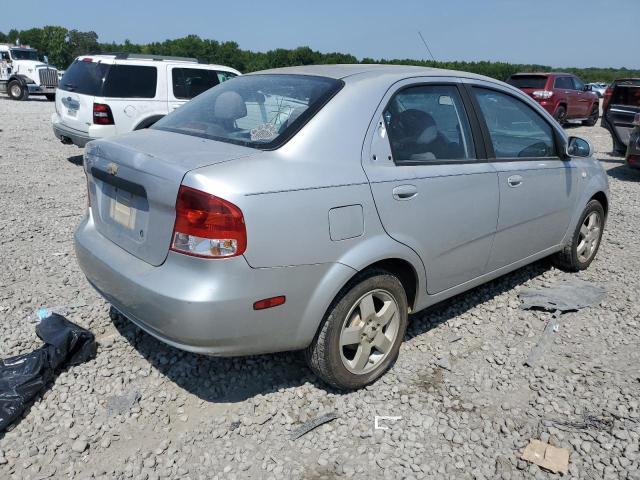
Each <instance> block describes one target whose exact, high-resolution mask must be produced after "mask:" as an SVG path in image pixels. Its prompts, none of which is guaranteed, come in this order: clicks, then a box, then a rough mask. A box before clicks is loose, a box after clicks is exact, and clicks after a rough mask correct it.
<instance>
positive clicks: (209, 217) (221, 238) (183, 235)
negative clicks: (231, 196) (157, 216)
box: [171, 185, 247, 258]
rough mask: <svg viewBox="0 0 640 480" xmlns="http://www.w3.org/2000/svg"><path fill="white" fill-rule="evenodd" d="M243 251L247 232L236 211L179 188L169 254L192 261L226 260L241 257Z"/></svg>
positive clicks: (219, 201) (222, 202)
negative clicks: (194, 258)
mask: <svg viewBox="0 0 640 480" xmlns="http://www.w3.org/2000/svg"><path fill="white" fill-rule="evenodd" d="M246 249H247V230H246V228H245V224H244V217H243V215H242V211H241V210H240V209H239V208H238V207H236V206H235V205H234V204H233V203H231V202H227V201H226V200H223V199H221V198H218V197H216V196H214V195H210V194H208V193H205V192H201V191H200V190H196V189H195V188H191V187H187V186H185V185H181V186H180V190H179V191H178V198H177V199H176V223H175V227H174V228H173V240H172V242H171V250H173V251H175V252H180V253H184V254H186V255H192V256H194V257H204V258H227V257H235V256H238V255H242V254H243V253H244V251H245V250H246Z"/></svg>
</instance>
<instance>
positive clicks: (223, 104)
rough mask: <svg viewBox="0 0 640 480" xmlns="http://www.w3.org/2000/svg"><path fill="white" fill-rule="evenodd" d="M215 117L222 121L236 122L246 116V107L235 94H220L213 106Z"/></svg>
mask: <svg viewBox="0 0 640 480" xmlns="http://www.w3.org/2000/svg"><path fill="white" fill-rule="evenodd" d="M213 111H214V113H215V116H216V117H218V118H221V119H223V120H237V119H238V118H243V117H246V116H247V106H246V105H245V103H244V101H243V100H242V97H241V96H240V95H239V94H238V93H236V92H222V93H221V94H220V95H218V97H217V98H216V101H215V103H214V105H213Z"/></svg>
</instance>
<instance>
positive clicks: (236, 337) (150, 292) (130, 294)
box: [75, 214, 353, 356]
mask: <svg viewBox="0 0 640 480" xmlns="http://www.w3.org/2000/svg"><path fill="white" fill-rule="evenodd" d="M75 249H76V256H77V259H78V263H79V265H80V267H81V269H82V270H83V272H84V273H85V275H86V277H87V279H88V280H89V282H90V283H91V284H92V285H93V286H94V287H95V289H96V290H97V291H98V292H99V293H100V294H101V295H102V296H103V297H104V298H105V299H106V300H107V301H108V302H109V303H111V304H112V305H113V306H114V307H115V308H116V309H118V310H119V311H120V312H121V313H122V314H124V315H125V316H126V317H127V318H129V319H130V320H131V321H132V322H133V323H135V324H136V325H138V326H139V327H140V328H142V329H143V330H145V331H147V332H148V333H149V334H151V335H153V336H154V337H156V338H158V339H159V340H161V341H163V342H165V343H167V344H169V345H171V346H173V347H176V348H179V349H182V350H187V351H191V352H196V353H204V354H211V355H225V356H229V355H246V354H257V353H267V352H276V351H284V350H296V349H301V348H304V347H305V346H307V345H308V344H309V343H310V342H311V340H312V338H313V335H314V334H315V330H316V328H317V325H318V324H319V322H320V319H321V315H320V318H315V317H316V315H311V316H310V315H309V314H308V312H309V311H310V309H309V308H308V304H309V303H310V302H311V299H312V297H313V298H317V295H315V291H316V290H317V289H318V288H319V286H320V285H325V284H326V283H327V282H326V281H325V280H326V278H327V274H328V272H329V271H330V270H331V271H332V272H334V271H335V269H338V270H339V271H340V275H339V277H343V276H344V278H349V277H350V276H351V275H352V274H353V270H352V269H350V268H349V267H346V266H344V265H341V264H317V265H304V266H296V267H281V268H260V269H254V268H251V267H250V266H249V265H248V264H247V262H246V260H245V259H244V257H234V258H229V259H224V260H203V259H199V258H194V257H189V256H186V255H181V254H179V253H175V252H169V255H168V257H167V259H166V261H165V262H164V263H163V264H162V265H161V266H158V267H154V266H152V265H150V264H148V263H146V262H144V261H142V260H139V259H138V258H136V257H134V256H133V255H131V254H129V253H127V252H126V251H124V250H123V249H121V248H120V247H118V246H117V245H116V244H114V243H113V242H111V241H110V240H108V239H107V238H105V237H103V236H102V235H101V234H100V233H99V232H98V231H97V230H96V228H95V226H94V223H93V219H92V217H91V214H89V215H87V216H86V217H85V219H84V220H83V221H82V223H81V224H80V226H79V227H78V229H77V231H76V234H75ZM331 278H335V275H332V276H331ZM337 288H339V286H338V287H337ZM277 295H285V296H286V297H287V300H286V303H285V304H284V305H282V306H279V307H275V308H271V309H267V310H261V311H254V310H253V303H254V302H255V301H257V300H260V299H264V298H269V297H273V296H277ZM332 295H333V294H332ZM332 295H330V296H329V295H328V296H326V298H332ZM323 298H324V297H323ZM329 301H330V300H329ZM323 302H324V300H323ZM327 306H328V302H327V304H326V305H321V306H320V308H319V309H316V310H317V311H322V312H324V309H326V308H327ZM311 310H314V309H311ZM316 310H314V311H316ZM308 317H312V318H308Z"/></svg>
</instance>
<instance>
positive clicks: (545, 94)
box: [531, 90, 553, 99]
mask: <svg viewBox="0 0 640 480" xmlns="http://www.w3.org/2000/svg"><path fill="white" fill-rule="evenodd" d="M531 95H533V96H534V97H535V98H543V99H547V98H551V97H553V92H552V91H549V90H536V91H535V92H533V93H532V94H531Z"/></svg>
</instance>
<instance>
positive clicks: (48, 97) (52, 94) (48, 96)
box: [45, 93, 56, 102]
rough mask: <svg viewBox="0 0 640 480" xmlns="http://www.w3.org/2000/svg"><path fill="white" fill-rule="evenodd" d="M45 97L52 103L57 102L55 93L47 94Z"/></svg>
mask: <svg viewBox="0 0 640 480" xmlns="http://www.w3.org/2000/svg"><path fill="white" fill-rule="evenodd" d="M45 97H47V100H49V101H50V102H54V101H55V100H56V94H55V93H47V94H46V95H45Z"/></svg>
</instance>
